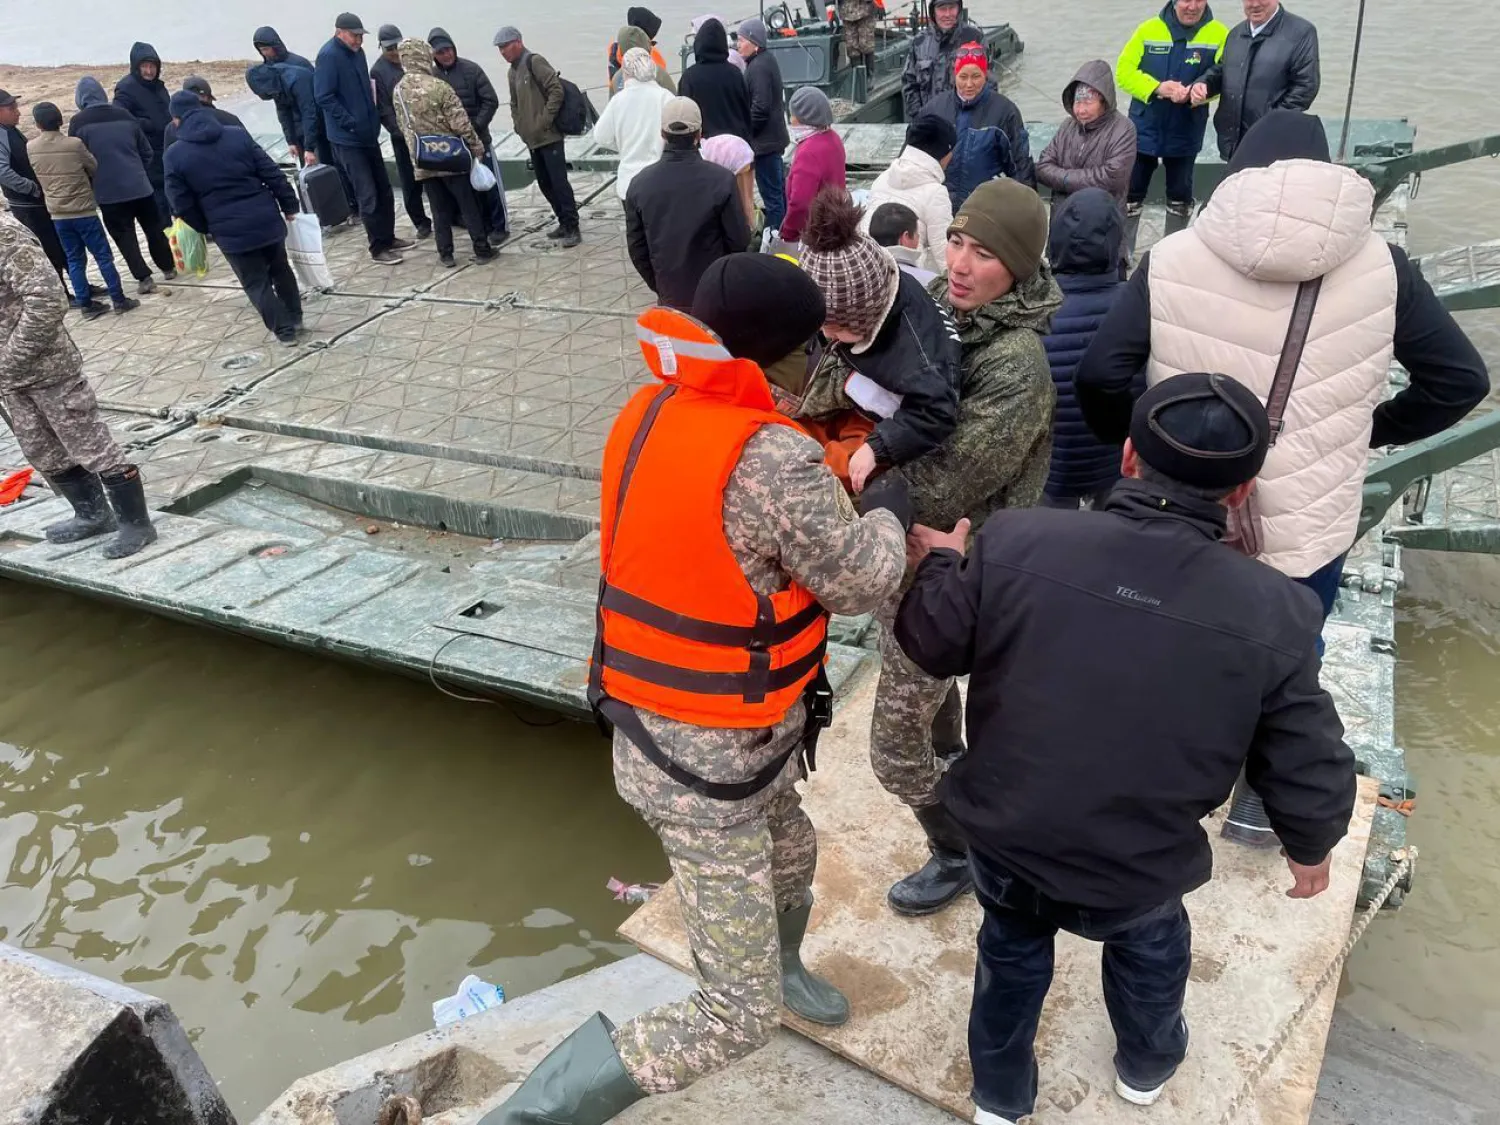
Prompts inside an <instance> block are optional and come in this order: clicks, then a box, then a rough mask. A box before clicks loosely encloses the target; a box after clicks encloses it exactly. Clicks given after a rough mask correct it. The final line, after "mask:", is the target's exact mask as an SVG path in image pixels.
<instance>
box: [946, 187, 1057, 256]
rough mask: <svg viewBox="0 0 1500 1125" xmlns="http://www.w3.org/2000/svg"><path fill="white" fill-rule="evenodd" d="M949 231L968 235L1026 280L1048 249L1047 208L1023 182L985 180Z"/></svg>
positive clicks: (955, 218) (960, 209)
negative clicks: (1043, 252)
mask: <svg viewBox="0 0 1500 1125" xmlns="http://www.w3.org/2000/svg"><path fill="white" fill-rule="evenodd" d="M948 233H949V234H966V235H968V236H969V237H970V238H972V239H974V241H976V242H978V243H979V244H980V245H981V246H983V247H984V248H985V249H986V250H988V251H989V252H990V253H992V254H994V255H995V257H997V258H999V259H1000V260H1001V261H1002V262H1004V263H1005V268H1006V269H1008V270H1010V272H1011V273H1012V274H1013V275H1014V276H1015V279H1016V280H1017V281H1025V280H1027V279H1028V278H1029V277H1031V275H1032V274H1034V273H1036V271H1037V267H1038V266H1040V265H1041V264H1042V251H1044V250H1045V249H1046V248H1047V208H1046V206H1045V205H1043V203H1042V200H1041V197H1040V196H1038V195H1037V193H1036V192H1034V191H1033V190H1032V189H1031V188H1029V187H1027V186H1026V185H1025V184H1023V183H1019V182H1017V181H1016V180H986V181H985V182H984V183H982V184H980V185H979V186H978V187H977V188H975V189H974V191H973V193H972V194H971V195H970V196H969V198H968V199H966V200H965V201H964V205H963V206H962V207H960V208H959V211H958V214H957V215H955V216H954V218H953V222H952V224H951V225H950V226H949V227H948Z"/></svg>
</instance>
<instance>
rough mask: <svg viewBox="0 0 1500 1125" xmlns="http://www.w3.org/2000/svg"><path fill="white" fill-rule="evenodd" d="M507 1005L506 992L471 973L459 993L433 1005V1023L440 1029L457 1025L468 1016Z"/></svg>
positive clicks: (460, 986)
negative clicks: (453, 1024) (451, 1024)
mask: <svg viewBox="0 0 1500 1125" xmlns="http://www.w3.org/2000/svg"><path fill="white" fill-rule="evenodd" d="M503 1003H505V990H504V989H503V988H501V987H500V986H499V985H498V984H490V983H489V982H488V981H483V980H480V979H479V978H478V977H476V976H474V975H473V974H472V973H470V974H469V975H468V976H466V977H464V979H463V983H462V984H460V985H459V986H458V991H457V992H456V993H454V994H453V995H452V996H449V997H446V998H445V999H442V1000H435V1001H433V1004H432V1022H433V1023H434V1024H436V1025H437V1026H438V1027H442V1026H444V1025H445V1024H450V1023H457V1022H458V1021H459V1020H461V1019H464V1018H466V1017H468V1016H472V1015H476V1014H477V1013H479V1012H483V1011H485V1010H486V1009H489V1008H498V1007H499V1006H500V1005H501V1004H503Z"/></svg>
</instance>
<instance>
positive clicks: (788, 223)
mask: <svg viewBox="0 0 1500 1125" xmlns="http://www.w3.org/2000/svg"><path fill="white" fill-rule="evenodd" d="M787 109H788V110H789V111H790V112H791V115H792V135H793V137H794V138H795V141H796V149H795V151H794V152H793V153H792V166H791V168H790V169H789V170H788V171H787V174H786V218H784V219H782V220H781V232H780V233H781V239H782V241H783V242H787V243H796V242H797V241H798V240H799V239H800V238H801V237H802V227H803V225H804V224H805V223H806V222H807V213H808V212H809V211H810V210H811V209H812V204H813V200H814V199H816V198H817V197H818V193H819V192H821V191H823V189H824V188H828V187H832V188H835V189H837V190H838V191H843V190H844V188H845V186H846V179H845V171H844V165H845V156H844V141H843V138H841V137H840V136H839V135H838V134H837V133H835V132H834V131H833V106H832V105H831V104H830V103H829V101H828V95H827V94H825V93H823V91H822V90H820V89H818V88H817V87H816V86H799V87H798V88H797V89H796V90H794V91H792V96H791V99H790V100H789V101H788V102H787Z"/></svg>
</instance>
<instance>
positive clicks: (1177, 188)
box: [1126, 152, 1198, 203]
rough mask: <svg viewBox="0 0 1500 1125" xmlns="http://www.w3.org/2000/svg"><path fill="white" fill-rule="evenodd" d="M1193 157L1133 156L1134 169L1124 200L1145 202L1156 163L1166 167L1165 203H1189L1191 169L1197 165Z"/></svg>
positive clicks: (1191, 182) (1191, 195) (1191, 179)
mask: <svg viewBox="0 0 1500 1125" xmlns="http://www.w3.org/2000/svg"><path fill="white" fill-rule="evenodd" d="M1197 162H1198V160H1197V157H1194V156H1164V157H1161V158H1160V159H1158V158H1157V157H1155V156H1148V155H1147V154H1146V153H1144V152H1138V153H1136V154H1135V167H1134V168H1132V169H1131V170H1130V191H1129V193H1128V194H1127V195H1126V199H1127V200H1129V201H1130V202H1131V203H1140V202H1142V201H1144V200H1145V198H1146V192H1148V191H1150V190H1151V178H1152V177H1153V176H1155V175H1156V166H1157V164H1158V163H1161V164H1165V165H1166V166H1167V202H1168V203H1191V202H1192V201H1193V169H1194V167H1195V166H1196V165H1197Z"/></svg>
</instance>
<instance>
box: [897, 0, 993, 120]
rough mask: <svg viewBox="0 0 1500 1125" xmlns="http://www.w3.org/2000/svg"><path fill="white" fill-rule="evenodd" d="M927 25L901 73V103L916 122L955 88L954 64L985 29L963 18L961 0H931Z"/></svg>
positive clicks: (910, 52) (980, 40) (980, 38)
mask: <svg viewBox="0 0 1500 1125" xmlns="http://www.w3.org/2000/svg"><path fill="white" fill-rule="evenodd" d="M927 19H928V25H927V27H926V28H925V29H924V30H923V31H922V33H921V34H919V35H918V36H917V37H916V39H915V40H913V42H912V45H911V50H910V51H908V52H907V55H906V69H905V70H903V71H902V72H901V104H902V108H903V109H905V111H906V120H907V121H908V122H911V121H915V120H916V119H917V118H918V117H920V116H921V115H922V110H923V109H925V108H926V106H927V103H928V102H930V101H932V99H933V98H935V97H937V96H938V95H939V94H945V93H947V92H948V91H949V90H951V89H953V64H954V62H955V61H957V59H958V52H959V48H961V47H962V46H963V45H964V44H965V43H983V42H984V32H983V31H981V30H979V28H977V27H975V26H974V25H973V24H971V23H969V21H968V20H966V19H964V18H963V4H962V2H961V0H930V3H929V4H928V5H927Z"/></svg>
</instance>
